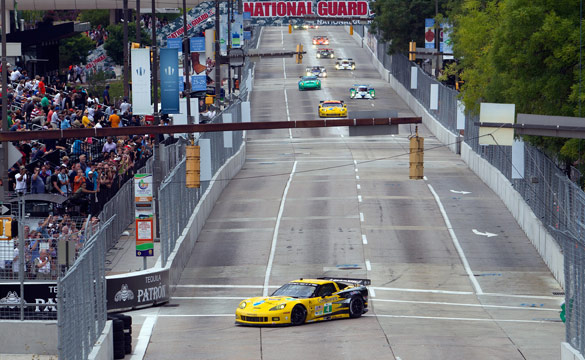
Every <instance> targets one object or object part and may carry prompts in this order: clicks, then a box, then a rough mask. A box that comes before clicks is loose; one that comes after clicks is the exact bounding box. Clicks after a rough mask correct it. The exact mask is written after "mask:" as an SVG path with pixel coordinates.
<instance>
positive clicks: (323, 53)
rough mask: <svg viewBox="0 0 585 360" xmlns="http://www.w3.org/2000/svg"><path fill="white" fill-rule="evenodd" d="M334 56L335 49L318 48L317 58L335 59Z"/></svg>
mask: <svg viewBox="0 0 585 360" xmlns="http://www.w3.org/2000/svg"><path fill="white" fill-rule="evenodd" d="M334 57H335V52H334V51H333V49H317V59H333V58H334Z"/></svg>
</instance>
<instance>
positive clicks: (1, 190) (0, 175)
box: [0, 0, 22, 262]
mask: <svg viewBox="0 0 585 360" xmlns="http://www.w3.org/2000/svg"><path fill="white" fill-rule="evenodd" d="M1 7H2V8H1V9H0V12H1V13H2V72H1V74H0V76H2V131H8V109H7V107H8V95H7V94H8V91H7V90H8V79H7V71H6V0H2V5H1ZM8 144H9V143H8V142H3V143H2V144H1V145H2V149H0V151H2V156H1V160H2V161H0V183H1V186H0V202H2V203H3V202H4V200H5V198H4V196H5V192H6V191H7V190H8V176H7V173H8V171H6V170H7V169H8V166H10V165H12V164H10V165H9V164H8ZM21 242H22V241H21ZM21 254H22V253H21ZM21 262H22V261H21Z"/></svg>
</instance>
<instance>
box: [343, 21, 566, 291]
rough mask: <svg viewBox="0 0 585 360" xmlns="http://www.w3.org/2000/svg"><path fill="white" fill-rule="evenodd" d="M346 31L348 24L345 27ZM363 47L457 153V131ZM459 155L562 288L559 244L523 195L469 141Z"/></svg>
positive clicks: (418, 113) (561, 259)
mask: <svg viewBox="0 0 585 360" xmlns="http://www.w3.org/2000/svg"><path fill="white" fill-rule="evenodd" d="M345 28H346V31H347V32H349V27H347V26H346V27H345ZM353 37H354V40H356V41H357V42H358V43H361V42H362V38H361V36H360V35H359V34H358V33H357V32H355V31H354V33H353ZM364 49H366V52H367V53H368V54H369V56H370V58H371V60H372V63H373V64H374V66H375V67H376V69H378V72H380V75H381V76H382V78H384V79H385V80H386V81H388V82H389V83H390V86H391V87H392V88H393V89H394V90H395V91H396V93H397V94H398V96H400V98H402V100H404V101H405V102H406V103H407V104H408V106H409V107H410V108H411V109H412V110H413V111H414V113H415V114H416V115H417V116H420V117H422V121H423V124H424V125H425V126H426V127H427V128H428V129H429V131H430V132H431V133H432V134H433V135H435V136H436V138H437V139H438V140H439V141H440V142H442V143H443V144H449V149H450V150H451V151H452V152H454V153H457V151H458V149H457V147H458V146H457V140H458V135H457V134H454V133H452V132H451V131H449V130H448V129H447V128H446V127H444V126H443V125H442V124H441V123H439V122H438V121H437V120H435V118H434V117H433V116H432V115H431V114H430V113H429V112H428V111H427V110H426V108H425V107H424V106H422V104H421V103H420V102H419V101H418V100H417V99H416V98H415V97H414V96H413V95H412V94H411V93H410V92H409V91H408V90H407V89H406V88H405V87H404V86H403V85H402V84H401V83H400V82H398V81H397V80H396V79H395V78H394V76H392V74H390V73H389V72H388V70H386V69H385V68H384V66H383V65H382V63H381V62H380V61H379V60H378V59H377V58H376V56H375V55H374V52H373V51H372V50H371V49H370V48H369V47H368V46H367V44H364ZM461 158H462V160H463V161H465V163H467V166H468V167H469V168H470V169H471V170H472V171H473V172H474V173H475V174H476V175H477V176H478V177H479V178H480V179H482V180H483V182H484V183H485V184H486V185H488V186H489V187H490V188H491V189H492V190H493V191H494V192H495V193H496V194H497V195H498V196H499V197H500V199H502V201H503V202H504V204H505V205H506V207H507V208H508V210H509V211H510V212H511V213H512V216H514V218H515V219H516V221H517V222H518V224H519V225H520V227H521V228H522V230H524V232H525V233H526V236H527V237H528V238H529V239H530V241H531V242H532V244H533V245H534V247H535V248H536V250H537V251H538V253H539V254H540V256H541V257H542V259H543V260H544V262H545V263H546V265H547V266H548V268H549V269H550V271H551V272H552V274H553V276H554V277H555V279H556V280H557V281H558V282H559V284H561V286H562V287H563V288H564V286H565V275H564V258H563V252H562V249H561V247H560V246H559V245H558V244H557V242H556V240H555V239H554V238H553V237H552V235H550V233H549V232H548V231H547V230H546V228H545V227H544V226H543V225H542V223H541V222H540V221H539V220H538V219H537V217H536V216H535V215H534V213H533V212H532V209H531V208H530V206H528V204H527V203H526V202H525V201H524V199H522V196H520V194H519V193H518V192H517V191H516V190H514V188H513V186H512V184H511V183H510V181H508V179H507V178H506V177H505V176H504V175H503V174H502V173H501V172H500V171H499V170H498V169H497V168H496V167H494V166H492V165H491V164H490V163H489V162H488V161H487V160H485V159H483V158H482V157H481V156H479V155H478V154H477V153H475V152H474V151H473V150H472V149H471V147H469V145H467V144H465V143H462V144H461Z"/></svg>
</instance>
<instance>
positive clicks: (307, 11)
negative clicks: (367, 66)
mask: <svg viewBox="0 0 585 360" xmlns="http://www.w3.org/2000/svg"><path fill="white" fill-rule="evenodd" d="M244 12H250V15H251V18H252V21H253V20H254V18H259V17H289V16H293V17H294V16H319V17H342V16H348V17H349V16H353V17H355V16H361V17H368V16H370V7H369V3H368V1H318V2H316V3H315V2H313V1H248V2H244Z"/></svg>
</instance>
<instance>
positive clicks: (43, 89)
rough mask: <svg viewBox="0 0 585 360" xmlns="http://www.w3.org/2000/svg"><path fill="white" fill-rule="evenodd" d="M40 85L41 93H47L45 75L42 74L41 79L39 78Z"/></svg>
mask: <svg viewBox="0 0 585 360" xmlns="http://www.w3.org/2000/svg"><path fill="white" fill-rule="evenodd" d="M38 87H39V93H41V95H45V93H46V92H47V87H46V86H45V77H44V76H41V80H39V83H38Z"/></svg>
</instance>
